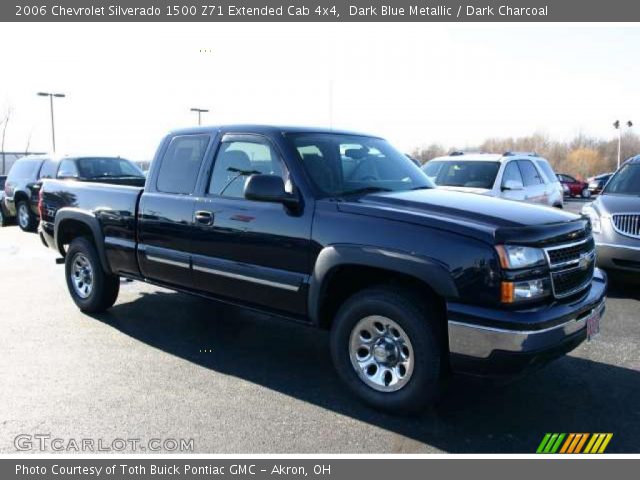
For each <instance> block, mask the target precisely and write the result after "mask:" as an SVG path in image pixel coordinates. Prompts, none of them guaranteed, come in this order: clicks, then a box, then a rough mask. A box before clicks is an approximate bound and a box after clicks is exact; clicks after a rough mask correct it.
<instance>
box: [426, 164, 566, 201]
mask: <svg viewBox="0 0 640 480" xmlns="http://www.w3.org/2000/svg"><path fill="white" fill-rule="evenodd" d="M422 170H423V171H424V172H425V173H426V174H427V176H428V177H429V178H430V179H431V180H432V181H433V182H434V183H435V184H436V185H438V187H441V188H444V189H448V190H456V191H460V192H470V193H479V194H482V195H489V196H492V197H500V198H506V199H510V200H519V201H525V202H530V203H539V204H542V205H548V206H552V207H559V208H562V206H563V196H564V195H563V188H562V185H561V184H560V182H559V181H558V178H557V177H556V174H555V173H554V171H553V169H552V168H551V165H549V162H547V161H546V160H545V159H544V158H542V157H539V156H537V155H536V154H534V153H518V152H506V153H505V154H503V155H499V154H488V153H464V152H453V153H452V154H450V155H448V156H446V157H438V158H434V159H433V160H431V161H429V162H427V163H426V164H425V165H424V166H423V167H422Z"/></svg>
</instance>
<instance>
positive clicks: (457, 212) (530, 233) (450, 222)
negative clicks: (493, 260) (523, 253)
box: [338, 188, 588, 243]
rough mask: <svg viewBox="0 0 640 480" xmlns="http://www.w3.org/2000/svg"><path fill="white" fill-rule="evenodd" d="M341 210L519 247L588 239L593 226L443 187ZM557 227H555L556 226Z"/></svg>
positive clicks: (367, 199) (370, 199) (353, 203)
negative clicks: (564, 238) (561, 239)
mask: <svg viewBox="0 0 640 480" xmlns="http://www.w3.org/2000/svg"><path fill="white" fill-rule="evenodd" d="M338 208H339V209H340V210H341V211H345V212H350V213H356V214H362V215H371V216H380V217H384V218H388V219H391V220H398V221H406V222H410V223H418V224H424V225H428V226H431V227H435V228H441V229H445V230H451V231H455V232H458V233H463V234H471V235H473V236H476V237H477V236H478V235H481V236H483V237H484V239H485V240H487V241H489V242H491V243H495V242H496V241H502V242H508V241H513V240H514V239H515V240H516V241H517V242H518V243H525V242H527V243H545V242H551V241H558V239H559V237H561V236H563V235H565V234H569V235H570V237H571V238H576V236H577V235H584V232H585V228H586V225H587V223H588V222H586V221H585V220H584V219H583V218H582V217H579V216H578V215H574V214H572V213H568V212H565V211H563V210H560V209H557V208H552V207H543V206H538V205H532V204H528V203H523V202H516V201H512V200H505V199H500V198H494V197H490V196H485V195H476V194H471V193H461V192H454V191H449V190H444V189H440V188H434V189H428V190H415V191H407V192H389V193H375V194H369V195H364V196H362V197H359V198H354V199H353V200H347V201H344V202H342V203H340V205H339V206H338ZM550 226H553V227H554V228H551V227H550Z"/></svg>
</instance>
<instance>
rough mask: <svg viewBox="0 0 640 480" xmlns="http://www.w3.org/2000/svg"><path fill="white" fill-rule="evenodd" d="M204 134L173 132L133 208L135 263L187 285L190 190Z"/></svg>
mask: <svg viewBox="0 0 640 480" xmlns="http://www.w3.org/2000/svg"><path fill="white" fill-rule="evenodd" d="M210 143H211V136H210V135H209V134H197V135H177V136H174V137H172V138H171V139H170V140H168V144H165V146H164V152H161V153H160V154H159V155H158V157H157V158H156V160H155V161H156V162H160V163H159V166H158V168H156V169H155V170H154V172H153V175H152V176H151V177H150V178H149V180H148V185H147V189H146V190H145V192H144V193H143V195H142V197H141V199H140V205H139V207H138V210H139V211H138V242H139V245H138V262H139V264H140V271H141V273H142V275H143V276H145V277H147V278H149V279H152V280H155V281H159V282H162V283H167V284H170V285H176V286H178V287H183V288H191V286H192V281H191V255H190V253H189V250H190V248H191V237H192V233H193V223H192V214H193V205H194V198H195V197H194V191H195V188H196V183H197V180H198V176H199V173H200V168H201V166H202V163H203V159H204V158H205V154H206V152H207V149H208V148H209V145H210Z"/></svg>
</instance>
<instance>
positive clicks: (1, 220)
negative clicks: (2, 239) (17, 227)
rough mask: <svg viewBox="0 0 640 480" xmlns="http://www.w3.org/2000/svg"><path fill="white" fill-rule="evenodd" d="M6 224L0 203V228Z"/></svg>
mask: <svg viewBox="0 0 640 480" xmlns="http://www.w3.org/2000/svg"><path fill="white" fill-rule="evenodd" d="M6 224H7V217H6V216H5V214H4V208H3V207H2V205H0V228H1V227H4V226H5V225H6Z"/></svg>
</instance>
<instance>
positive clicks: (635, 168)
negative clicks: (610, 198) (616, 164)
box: [603, 163, 640, 195]
mask: <svg viewBox="0 0 640 480" xmlns="http://www.w3.org/2000/svg"><path fill="white" fill-rule="evenodd" d="M603 193H605V194H607V193H609V194H613V195H640V163H627V164H626V165H623V166H622V168H621V169H620V170H618V173H616V174H615V175H614V176H613V177H611V180H609V183H607V186H606V187H605V189H604V191H603Z"/></svg>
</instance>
